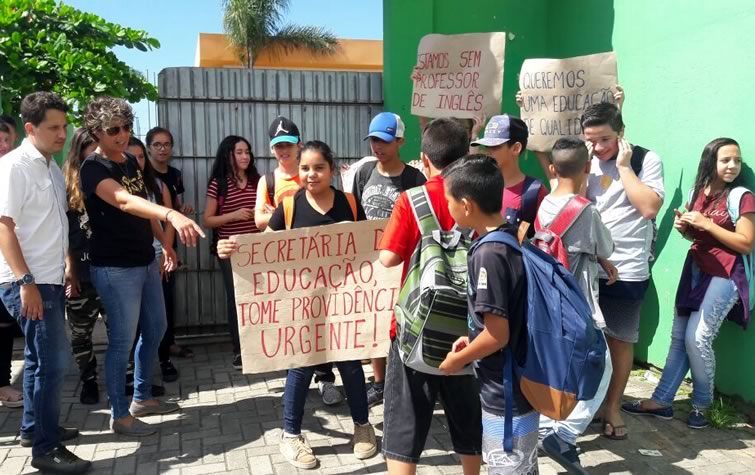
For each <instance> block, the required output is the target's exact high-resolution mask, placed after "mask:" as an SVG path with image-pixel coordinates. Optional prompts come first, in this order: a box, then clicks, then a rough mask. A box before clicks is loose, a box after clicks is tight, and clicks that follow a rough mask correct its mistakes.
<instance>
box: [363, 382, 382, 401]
mask: <svg viewBox="0 0 755 475" xmlns="http://www.w3.org/2000/svg"><path fill="white" fill-rule="evenodd" d="M383 388H384V386H383V383H372V385H371V386H370V387H369V388H368V389H367V407H374V406H377V405H378V404H383Z"/></svg>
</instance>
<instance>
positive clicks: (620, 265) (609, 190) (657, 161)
mask: <svg viewBox="0 0 755 475" xmlns="http://www.w3.org/2000/svg"><path fill="white" fill-rule="evenodd" d="M639 179H640V181H641V182H642V183H643V184H644V185H647V186H648V187H650V189H652V190H653V191H654V192H655V193H656V194H657V195H658V196H659V197H660V198H661V200H663V198H664V196H665V191H664V188H663V164H662V163H661V158H660V157H659V156H658V154H656V153H655V152H653V151H652V150H651V151H649V152H648V153H647V155H645V161H644V162H643V166H642V170H641V171H640V174H639ZM587 199H589V200H590V201H592V202H593V203H594V204H595V207H596V208H598V211H600V216H601V218H602V220H603V223H604V224H605V225H606V227H607V228H608V230H609V231H610V232H611V236H612V237H613V242H614V245H615V248H614V251H613V254H611V257H610V258H609V260H610V261H611V263H612V264H613V265H614V266H616V269H617V270H618V271H619V280H620V281H626V282H644V281H646V280H648V279H649V278H650V264H649V262H648V258H649V257H650V246H651V243H652V240H653V223H652V221H651V220H649V219H645V218H643V217H642V215H641V214H640V212H639V211H638V210H637V209H636V208H635V207H634V205H632V203H631V202H630V201H629V198H628V197H627V194H626V191H625V190H624V184H623V183H622V182H621V178H620V177H619V169H618V168H617V167H616V160H605V161H604V160H599V159H598V158H595V157H593V158H592V162H591V165H590V174H589V175H588V178H587ZM600 278H601V279H607V278H608V276H607V275H606V274H605V272H604V271H603V269H601V270H600Z"/></svg>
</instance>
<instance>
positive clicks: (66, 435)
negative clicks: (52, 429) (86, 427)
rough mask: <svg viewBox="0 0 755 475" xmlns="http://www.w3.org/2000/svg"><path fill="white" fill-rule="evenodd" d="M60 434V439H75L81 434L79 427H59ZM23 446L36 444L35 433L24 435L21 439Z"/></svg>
mask: <svg viewBox="0 0 755 475" xmlns="http://www.w3.org/2000/svg"><path fill="white" fill-rule="evenodd" d="M58 434H60V441H61V442H65V441H66V440H71V439H75V438H76V437H78V436H79V429H68V428H65V427H58ZM19 444H21V447H31V446H32V445H34V433H31V434H28V435H22V436H21V440H20V441H19Z"/></svg>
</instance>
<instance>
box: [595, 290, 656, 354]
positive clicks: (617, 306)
mask: <svg viewBox="0 0 755 475" xmlns="http://www.w3.org/2000/svg"><path fill="white" fill-rule="evenodd" d="M649 283H650V281H649V280H645V281H642V282H622V281H619V282H615V283H614V284H613V285H606V281H605V280H602V279H601V281H600V294H599V297H598V305H600V311H601V312H603V317H604V318H605V320H606V328H605V329H604V333H605V334H606V336H609V337H611V338H613V339H615V340H619V341H623V342H626V343H637V342H638V341H639V340H640V313H641V310H642V303H643V302H644V301H645V292H646V291H647V288H648V285H649Z"/></svg>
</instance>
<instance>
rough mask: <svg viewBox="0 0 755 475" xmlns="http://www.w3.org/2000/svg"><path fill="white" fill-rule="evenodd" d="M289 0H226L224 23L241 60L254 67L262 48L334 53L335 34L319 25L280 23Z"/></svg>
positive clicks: (336, 41) (275, 51)
mask: <svg viewBox="0 0 755 475" xmlns="http://www.w3.org/2000/svg"><path fill="white" fill-rule="evenodd" d="M289 3H290V0H223V8H224V9H225V11H224V13H223V27H224V29H225V35H226V37H227V38H228V40H229V41H230V43H231V45H233V46H234V47H235V48H237V49H238V51H239V56H240V59H241V62H242V63H244V64H246V67H247V68H252V67H254V62H255V61H256V60H257V57H258V56H259V54H260V52H261V51H262V50H263V49H266V50H268V51H270V52H271V53H272V54H273V55H279V54H280V53H281V52H289V51H291V50H295V49H299V48H303V49H306V50H308V51H310V52H311V53H313V54H333V53H335V52H336V50H337V49H338V40H337V39H336V37H335V35H333V33H331V32H330V31H328V30H326V29H325V28H322V27H319V26H302V25H291V24H287V25H281V23H282V22H283V19H284V18H283V17H284V15H285V13H286V12H287V11H288V8H289Z"/></svg>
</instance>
